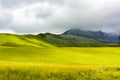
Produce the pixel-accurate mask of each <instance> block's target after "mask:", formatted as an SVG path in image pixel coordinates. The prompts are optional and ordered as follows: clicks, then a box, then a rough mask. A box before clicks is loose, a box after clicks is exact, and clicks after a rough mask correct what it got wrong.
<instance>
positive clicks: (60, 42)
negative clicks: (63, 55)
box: [0, 33, 119, 47]
mask: <svg viewBox="0 0 120 80" xmlns="http://www.w3.org/2000/svg"><path fill="white" fill-rule="evenodd" d="M0 46H11V47H22V46H24V47H28V46H34V47H96V46H119V45H118V44H108V43H104V42H101V41H98V40H95V39H92V38H86V37H80V36H79V37H78V36H74V35H63V34H61V35H56V34H50V33H46V34H38V35H16V34H0Z"/></svg>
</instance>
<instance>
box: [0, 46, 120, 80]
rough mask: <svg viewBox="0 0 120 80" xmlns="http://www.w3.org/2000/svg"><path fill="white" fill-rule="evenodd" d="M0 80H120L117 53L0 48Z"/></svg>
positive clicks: (119, 52) (105, 49)
mask: <svg viewBox="0 0 120 80" xmlns="http://www.w3.org/2000/svg"><path fill="white" fill-rule="evenodd" d="M0 80H120V49H119V47H87V48H85V47H59V48H57V47H46V48H39V47H3V46H1V47H0Z"/></svg>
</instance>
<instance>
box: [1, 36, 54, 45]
mask: <svg viewBox="0 0 120 80" xmlns="http://www.w3.org/2000/svg"><path fill="white" fill-rule="evenodd" d="M0 46H12V47H17V46H18V47H20V46H21V47H22V46H24V47H25V46H26V47H27V46H34V47H52V45H50V44H48V43H47V42H45V41H42V40H40V39H39V40H38V39H36V38H34V37H31V38H28V37H26V36H25V35H14V34H0Z"/></svg>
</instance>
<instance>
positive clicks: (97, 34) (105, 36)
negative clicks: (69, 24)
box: [63, 29, 120, 43]
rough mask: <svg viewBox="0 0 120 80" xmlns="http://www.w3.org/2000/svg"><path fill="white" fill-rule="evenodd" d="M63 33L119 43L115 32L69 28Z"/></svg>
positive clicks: (119, 40)
mask: <svg viewBox="0 0 120 80" xmlns="http://www.w3.org/2000/svg"><path fill="white" fill-rule="evenodd" d="M63 34H64V35H74V36H80V37H86V38H91V39H95V40H98V41H101V42H104V43H119V42H120V39H119V36H118V35H116V34H111V33H105V32H102V31H83V30H80V29H70V30H68V31H66V32H64V33H63Z"/></svg>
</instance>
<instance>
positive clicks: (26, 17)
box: [0, 0, 120, 33]
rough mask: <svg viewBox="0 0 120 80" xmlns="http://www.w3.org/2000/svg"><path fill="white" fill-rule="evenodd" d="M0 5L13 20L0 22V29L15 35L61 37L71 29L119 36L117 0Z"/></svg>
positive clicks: (11, 0)
mask: <svg viewBox="0 0 120 80" xmlns="http://www.w3.org/2000/svg"><path fill="white" fill-rule="evenodd" d="M0 3H1V6H2V7H5V8H6V9H7V10H8V11H10V12H11V14H12V15H13V17H12V19H11V18H9V16H8V18H6V20H3V19H0V21H1V24H0V25H2V26H4V27H7V28H8V29H11V30H13V31H15V32H18V33H37V32H54V33H61V32H63V31H65V30H67V29H70V28H80V29H84V30H85V29H92V30H103V31H106V32H114V33H119V32H120V10H119V8H120V1H119V0H0ZM38 3H40V4H38ZM16 6H19V7H16ZM11 7H12V8H11ZM10 8H11V9H10ZM27 10H28V11H27ZM4 18H5V17H4ZM5 24H9V26H6V25H5Z"/></svg>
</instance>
